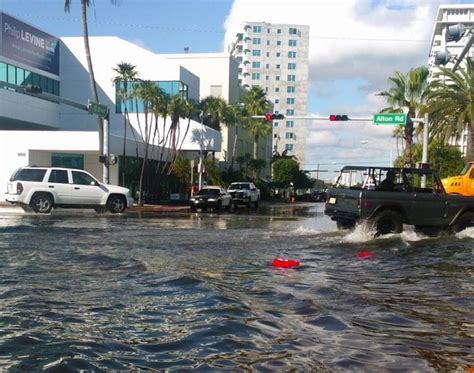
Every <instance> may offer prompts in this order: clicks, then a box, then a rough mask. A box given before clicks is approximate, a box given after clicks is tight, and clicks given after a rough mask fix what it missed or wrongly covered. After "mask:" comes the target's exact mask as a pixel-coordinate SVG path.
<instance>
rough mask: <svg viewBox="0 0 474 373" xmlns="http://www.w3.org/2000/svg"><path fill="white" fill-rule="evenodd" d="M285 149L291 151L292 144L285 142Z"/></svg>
mask: <svg viewBox="0 0 474 373" xmlns="http://www.w3.org/2000/svg"><path fill="white" fill-rule="evenodd" d="M285 150H289V151H292V150H293V144H285Z"/></svg>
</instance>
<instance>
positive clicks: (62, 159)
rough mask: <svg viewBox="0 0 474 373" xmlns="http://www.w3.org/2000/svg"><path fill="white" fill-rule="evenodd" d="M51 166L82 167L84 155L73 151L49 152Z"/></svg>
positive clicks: (81, 168) (80, 168)
mask: <svg viewBox="0 0 474 373" xmlns="http://www.w3.org/2000/svg"><path fill="white" fill-rule="evenodd" d="M51 166H52V167H67V168H78V169H79V170H83V169H84V155H83V154H74V153H51Z"/></svg>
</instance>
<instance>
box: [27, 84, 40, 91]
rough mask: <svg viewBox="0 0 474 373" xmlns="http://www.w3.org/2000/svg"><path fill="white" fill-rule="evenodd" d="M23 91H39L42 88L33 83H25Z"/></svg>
mask: <svg viewBox="0 0 474 373" xmlns="http://www.w3.org/2000/svg"><path fill="white" fill-rule="evenodd" d="M25 91H26V92H30V93H41V92H43V89H42V88H41V87H40V86H37V85H34V84H27V85H25Z"/></svg>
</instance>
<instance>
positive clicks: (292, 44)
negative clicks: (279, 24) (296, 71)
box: [288, 39, 296, 47]
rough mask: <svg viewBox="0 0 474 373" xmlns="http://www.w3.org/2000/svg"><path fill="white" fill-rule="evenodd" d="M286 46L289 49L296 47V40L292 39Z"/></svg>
mask: <svg viewBox="0 0 474 373" xmlns="http://www.w3.org/2000/svg"><path fill="white" fill-rule="evenodd" d="M288 46H289V47H296V40H293V39H290V40H288Z"/></svg>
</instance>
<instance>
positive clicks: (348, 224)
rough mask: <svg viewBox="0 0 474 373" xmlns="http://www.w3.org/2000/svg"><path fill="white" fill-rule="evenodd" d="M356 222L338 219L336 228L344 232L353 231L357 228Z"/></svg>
mask: <svg viewBox="0 0 474 373" xmlns="http://www.w3.org/2000/svg"><path fill="white" fill-rule="evenodd" d="M355 224H356V223H355V221H353V220H347V219H337V220H336V226H337V229H339V230H343V229H352V228H354V227H355Z"/></svg>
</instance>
